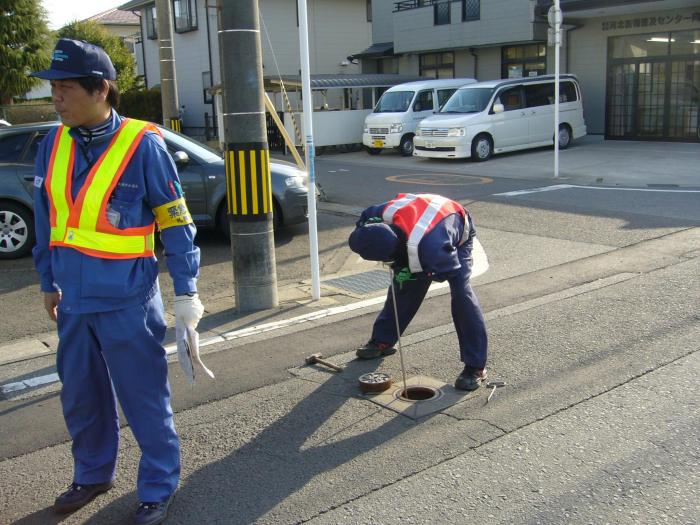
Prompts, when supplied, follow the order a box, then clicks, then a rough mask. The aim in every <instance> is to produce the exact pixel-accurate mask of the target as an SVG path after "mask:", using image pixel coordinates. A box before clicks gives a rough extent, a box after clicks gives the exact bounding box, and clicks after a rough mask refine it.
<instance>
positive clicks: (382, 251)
mask: <svg viewBox="0 0 700 525" xmlns="http://www.w3.org/2000/svg"><path fill="white" fill-rule="evenodd" d="M348 244H349V245H350V249H351V250H352V251H353V252H355V253H356V254H358V255H359V256H360V257H362V258H363V259H366V260H368V261H384V262H389V261H392V260H393V259H394V254H395V253H396V249H397V247H398V244H399V238H398V236H397V235H396V232H395V231H394V230H393V229H392V227H391V226H389V225H388V224H385V223H383V222H376V223H370V224H365V225H364V226H360V227H359V228H355V230H353V232H352V233H351V234H350V238H349V239H348Z"/></svg>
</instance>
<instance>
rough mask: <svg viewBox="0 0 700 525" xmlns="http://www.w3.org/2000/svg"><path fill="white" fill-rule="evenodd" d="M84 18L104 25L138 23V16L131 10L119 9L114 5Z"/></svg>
mask: <svg viewBox="0 0 700 525" xmlns="http://www.w3.org/2000/svg"><path fill="white" fill-rule="evenodd" d="M85 20H92V21H93V22H97V23H98V24H104V25H135V26H137V25H139V17H138V16H136V15H135V14H134V13H132V12H131V11H120V10H119V9H117V8H116V7H115V8H114V9H108V10H107V11H104V12H102V13H98V14H96V15H94V16H91V17H90V18H86V19H85Z"/></svg>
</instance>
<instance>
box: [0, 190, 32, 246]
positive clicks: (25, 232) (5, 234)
mask: <svg viewBox="0 0 700 525" xmlns="http://www.w3.org/2000/svg"><path fill="white" fill-rule="evenodd" d="M33 246H34V217H33V216H32V212H31V211H29V210H28V209H27V208H25V207H24V206H22V205H20V204H15V203H14V202H9V201H2V202H0V259H18V258H20V257H24V256H25V255H27V254H28V253H29V252H30V251H31V249H32V247H33Z"/></svg>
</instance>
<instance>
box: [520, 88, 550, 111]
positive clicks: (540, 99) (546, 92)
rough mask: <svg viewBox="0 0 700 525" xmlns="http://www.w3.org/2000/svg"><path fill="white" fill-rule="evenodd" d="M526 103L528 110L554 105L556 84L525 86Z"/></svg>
mask: <svg viewBox="0 0 700 525" xmlns="http://www.w3.org/2000/svg"><path fill="white" fill-rule="evenodd" d="M525 103H526V106H527V107H528V108H535V107H537V106H549V105H550V104H553V103H554V82H546V83H544V84H529V85H527V86H525Z"/></svg>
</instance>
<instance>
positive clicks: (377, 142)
mask: <svg viewBox="0 0 700 525" xmlns="http://www.w3.org/2000/svg"><path fill="white" fill-rule="evenodd" d="M372 145H373V146H374V147H375V148H383V147H384V141H383V140H375V141H374V142H372Z"/></svg>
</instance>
